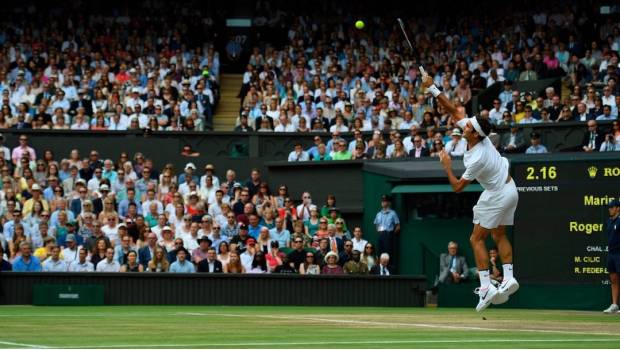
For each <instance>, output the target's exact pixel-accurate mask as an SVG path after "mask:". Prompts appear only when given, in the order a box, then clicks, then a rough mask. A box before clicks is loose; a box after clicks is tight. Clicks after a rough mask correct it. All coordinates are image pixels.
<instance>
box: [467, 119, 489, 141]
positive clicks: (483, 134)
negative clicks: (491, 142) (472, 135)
mask: <svg viewBox="0 0 620 350" xmlns="http://www.w3.org/2000/svg"><path fill="white" fill-rule="evenodd" d="M470 120H471V125H473V127H474V129H476V131H477V132H478V134H480V136H482V137H484V136H487V135H486V134H485V133H484V131H482V128H481V127H480V124H478V120H476V117H473V118H471V119H470Z"/></svg>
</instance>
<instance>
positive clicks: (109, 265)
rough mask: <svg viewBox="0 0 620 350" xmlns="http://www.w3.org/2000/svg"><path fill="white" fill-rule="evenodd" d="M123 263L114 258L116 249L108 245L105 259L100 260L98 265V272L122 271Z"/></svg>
mask: <svg viewBox="0 0 620 350" xmlns="http://www.w3.org/2000/svg"><path fill="white" fill-rule="evenodd" d="M120 270H121V265H120V264H119V263H118V261H116V260H114V249H113V248H112V247H108V248H107V249H106V250H105V259H103V260H101V261H99V262H98V263H97V265H96V271H97V272H120Z"/></svg>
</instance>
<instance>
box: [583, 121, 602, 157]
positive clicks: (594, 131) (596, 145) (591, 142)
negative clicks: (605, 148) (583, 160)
mask: <svg viewBox="0 0 620 350" xmlns="http://www.w3.org/2000/svg"><path fill="white" fill-rule="evenodd" d="M587 125H588V130H587V132H586V133H585V134H584V135H583V141H581V149H582V150H583V151H584V152H596V151H598V150H600V149H601V144H602V143H603V141H604V138H605V135H604V134H603V133H602V132H601V131H600V130H599V129H598V125H597V123H596V121H595V120H589V121H588V122H587Z"/></svg>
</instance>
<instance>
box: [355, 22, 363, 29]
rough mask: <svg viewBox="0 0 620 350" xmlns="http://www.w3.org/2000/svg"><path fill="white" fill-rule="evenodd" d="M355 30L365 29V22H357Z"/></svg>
mask: <svg viewBox="0 0 620 350" xmlns="http://www.w3.org/2000/svg"><path fill="white" fill-rule="evenodd" d="M355 28H357V29H364V21H357V22H355Z"/></svg>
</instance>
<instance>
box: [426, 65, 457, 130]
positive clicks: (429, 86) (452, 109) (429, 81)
mask: <svg viewBox="0 0 620 350" xmlns="http://www.w3.org/2000/svg"><path fill="white" fill-rule="evenodd" d="M422 87H423V88H424V89H425V90H430V92H431V93H432V94H433V96H435V98H436V99H437V100H438V101H439V103H440V104H441V105H442V106H443V107H444V108H445V109H446V110H447V111H448V113H450V115H452V117H453V118H454V119H455V122H458V121H459V120H461V119H463V118H465V112H464V111H463V110H459V109H458V108H456V106H455V105H454V104H453V103H452V102H450V100H448V98H447V97H446V95H444V94H442V93H439V90H438V89H437V87H436V86H435V85H434V84H433V78H431V76H430V75H428V74H426V73H422Z"/></svg>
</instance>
